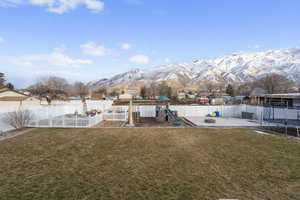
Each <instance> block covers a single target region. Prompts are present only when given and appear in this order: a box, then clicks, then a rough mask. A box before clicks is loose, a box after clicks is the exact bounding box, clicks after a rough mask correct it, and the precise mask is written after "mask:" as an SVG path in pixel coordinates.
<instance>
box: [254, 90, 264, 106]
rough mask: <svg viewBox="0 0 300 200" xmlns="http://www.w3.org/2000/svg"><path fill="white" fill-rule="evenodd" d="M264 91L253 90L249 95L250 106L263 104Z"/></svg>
mask: <svg viewBox="0 0 300 200" xmlns="http://www.w3.org/2000/svg"><path fill="white" fill-rule="evenodd" d="M265 93H266V91H265V90H264V89H262V88H254V89H253V90H252V91H251V93H250V104H253V105H262V104H264V98H263V96H264V95H265Z"/></svg>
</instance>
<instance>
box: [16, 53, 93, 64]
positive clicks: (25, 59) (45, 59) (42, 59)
mask: <svg viewBox="0 0 300 200" xmlns="http://www.w3.org/2000/svg"><path fill="white" fill-rule="evenodd" d="M10 60H11V62H12V63H13V64H15V65H17V66H25V67H26V66H39V65H47V66H50V67H51V66H58V67H80V66H82V65H91V64H93V61H92V60H88V59H75V58H71V57H69V56H67V55H64V54H63V53H61V52H56V51H54V52H53V53H51V54H34V55H26V56H21V57H16V58H11V59H10Z"/></svg>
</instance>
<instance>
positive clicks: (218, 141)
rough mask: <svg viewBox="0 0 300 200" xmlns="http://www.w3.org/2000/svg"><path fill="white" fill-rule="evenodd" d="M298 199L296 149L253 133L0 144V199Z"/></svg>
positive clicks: (52, 135) (64, 134) (142, 132)
mask: <svg viewBox="0 0 300 200" xmlns="http://www.w3.org/2000/svg"><path fill="white" fill-rule="evenodd" d="M219 198H237V199H241V200H242V199H245V200H248V199H255V200H256V199H264V200H266V199H272V200H274V199H280V200H281V199H284V200H286V199H300V143H299V142H295V141H291V140H289V139H286V138H284V137H275V136H267V135H258V134H255V133H253V130H250V129H151V128H148V129H142V128H141V129H35V130H33V131H31V132H29V133H26V134H24V135H21V136H18V137H16V138H13V139H9V140H5V141H1V142H0V199H5V200H9V199H28V200H42V199H51V200H54V199H72V200H74V199H85V200H86V199H91V200H94V199H116V200H122V199H132V200H136V199H149V200H157V199H164V200H165V199H174V200H175V199H178V200H189V199H209V200H215V199H219Z"/></svg>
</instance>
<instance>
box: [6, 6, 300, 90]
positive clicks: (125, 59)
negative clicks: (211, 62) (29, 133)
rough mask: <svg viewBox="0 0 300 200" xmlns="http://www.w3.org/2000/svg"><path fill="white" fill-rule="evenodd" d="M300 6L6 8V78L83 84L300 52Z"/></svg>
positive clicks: (22, 83) (23, 83)
mask: <svg viewBox="0 0 300 200" xmlns="http://www.w3.org/2000/svg"><path fill="white" fill-rule="evenodd" d="M299 10H300V1H299V0H243V1H242V0H206V1H202V0H186V1H182V0H69V1H67V0H60V1H58V0H1V1H0V72H4V73H5V74H6V76H7V80H8V81H9V82H12V83H13V84H15V85H16V86H17V87H25V86H28V85H29V84H31V83H33V82H34V81H35V80H36V79H37V78H39V77H42V76H45V75H57V76H61V77H64V78H67V79H68V80H70V81H71V82H72V81H75V80H81V81H84V82H87V81H90V80H97V79H100V78H105V77H111V76H112V75H115V74H118V73H121V72H126V71H127V70H130V69H134V68H148V67H153V66H156V65H160V64H166V63H174V62H185V61H188V62H189V61H193V60H195V59H202V58H213V57H218V56H223V55H227V54H231V53H235V52H241V51H243V52H247V51H264V50H269V49H283V48H291V47H298V46H299V45H300V12H299Z"/></svg>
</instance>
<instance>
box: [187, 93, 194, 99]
mask: <svg viewBox="0 0 300 200" xmlns="http://www.w3.org/2000/svg"><path fill="white" fill-rule="evenodd" d="M186 96H187V98H188V99H195V98H196V97H197V95H196V94H194V93H190V94H189V93H188V94H187V95H186Z"/></svg>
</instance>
